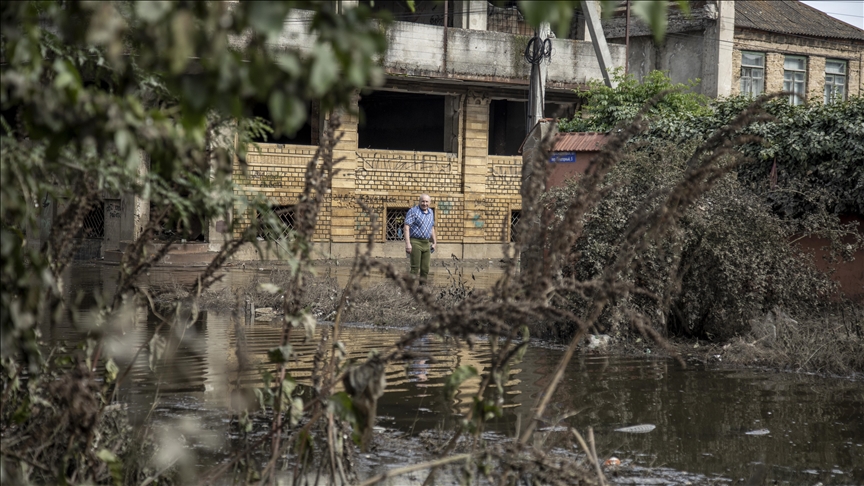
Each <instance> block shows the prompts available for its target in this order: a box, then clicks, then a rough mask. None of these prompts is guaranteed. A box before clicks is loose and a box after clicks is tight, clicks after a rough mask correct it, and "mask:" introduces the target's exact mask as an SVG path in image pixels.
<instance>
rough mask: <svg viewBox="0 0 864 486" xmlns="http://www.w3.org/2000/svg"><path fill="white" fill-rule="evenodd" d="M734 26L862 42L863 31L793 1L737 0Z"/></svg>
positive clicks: (863, 38)
mask: <svg viewBox="0 0 864 486" xmlns="http://www.w3.org/2000/svg"><path fill="white" fill-rule="evenodd" d="M735 27H743V28H747V29H754V30H762V31H766V32H776V33H779V34H791V35H805V36H808V37H830V38H834V39H856V40H864V30H861V29H859V28H858V27H855V26H854V25H849V24H847V23H846V22H843V21H841V20H837V19H835V18H834V17H831V16H830V15H828V14H825V13H822V12H820V11H819V10H816V9H815V8H813V7H810V6H809V5H805V4H803V3H801V2H798V1H796V0H738V1H737V2H735Z"/></svg>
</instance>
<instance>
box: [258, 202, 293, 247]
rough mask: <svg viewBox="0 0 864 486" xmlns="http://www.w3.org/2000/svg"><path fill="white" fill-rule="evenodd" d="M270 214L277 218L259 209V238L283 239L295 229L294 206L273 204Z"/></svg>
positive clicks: (269, 239)
mask: <svg viewBox="0 0 864 486" xmlns="http://www.w3.org/2000/svg"><path fill="white" fill-rule="evenodd" d="M270 215H272V216H275V218H270V217H265V216H269V215H267V214H262V213H261V212H260V211H257V218H256V219H257V220H258V238H259V239H264V240H268V241H274V240H283V239H285V238H287V237H288V235H289V234H291V232H292V231H294V206H271V207H270Z"/></svg>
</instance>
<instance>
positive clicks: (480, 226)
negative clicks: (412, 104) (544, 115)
mask: <svg viewBox="0 0 864 486" xmlns="http://www.w3.org/2000/svg"><path fill="white" fill-rule="evenodd" d="M489 101H490V100H489V96H488V95H486V94H485V93H474V92H471V93H469V94H468V96H467V97H466V102H465V125H464V127H465V128H464V133H465V135H464V141H463V147H464V148H463V150H462V154H461V156H462V177H463V179H462V193H463V194H464V195H465V220H464V233H463V242H464V243H465V252H464V253H463V255H464V257H465V258H479V257H480V255H475V254H474V253H475V252H473V251H472V250H471V249H470V247H471V246H472V245H471V244H472V243H473V244H476V243H485V241H486V235H485V228H484V226H485V225H486V224H487V222H486V214H485V209H486V207H485V206H486V202H485V200H486V173H487V171H488V167H487V160H488V156H489ZM476 250H477V251H481V250H480V248H476Z"/></svg>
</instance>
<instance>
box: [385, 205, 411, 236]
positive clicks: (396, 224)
mask: <svg viewBox="0 0 864 486" xmlns="http://www.w3.org/2000/svg"><path fill="white" fill-rule="evenodd" d="M409 209H411V208H387V228H385V230H386V232H387V233H386V240H387V241H401V240H403V239H404V238H405V237H404V235H403V234H402V227H403V226H404V225H405V213H407V212H408V210H409Z"/></svg>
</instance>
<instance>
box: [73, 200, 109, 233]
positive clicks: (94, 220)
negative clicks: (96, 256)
mask: <svg viewBox="0 0 864 486" xmlns="http://www.w3.org/2000/svg"><path fill="white" fill-rule="evenodd" d="M76 236H77V237H78V238H87V239H91V240H98V239H102V238H104V237H105V203H104V202H102V201H96V202H94V203H93V205H92V206H91V207H90V210H89V211H87V214H86V215H85V216H84V224H83V225H82V226H81V231H79V232H78V234H77V235H76Z"/></svg>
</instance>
